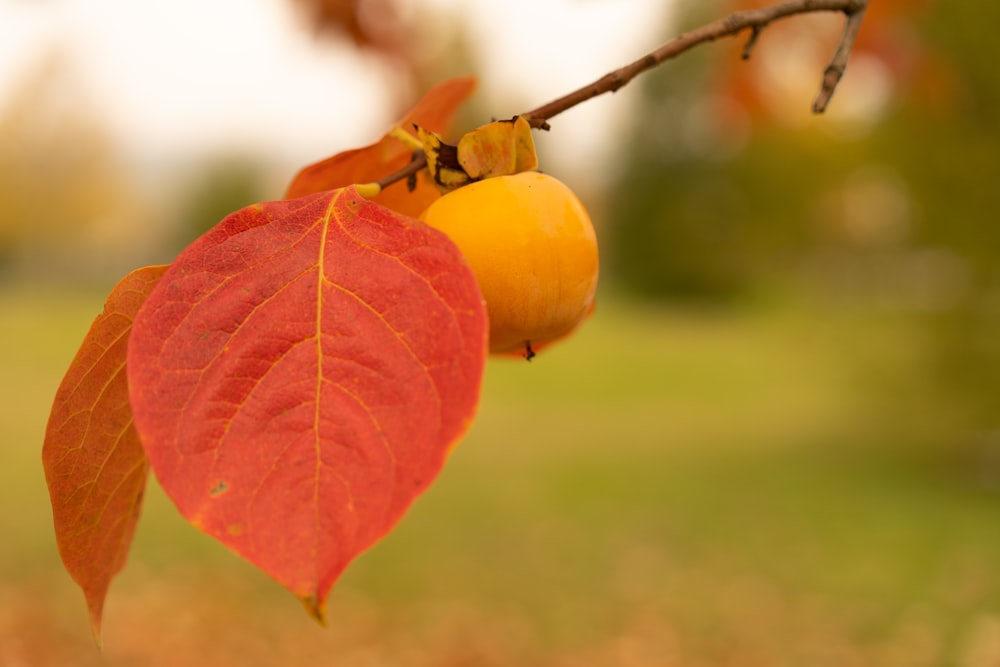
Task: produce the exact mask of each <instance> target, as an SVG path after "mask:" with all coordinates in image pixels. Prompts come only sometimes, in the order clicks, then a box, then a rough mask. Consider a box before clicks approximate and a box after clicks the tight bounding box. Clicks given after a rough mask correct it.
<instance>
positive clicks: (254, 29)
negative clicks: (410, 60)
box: [0, 0, 671, 165]
mask: <svg viewBox="0 0 1000 667" xmlns="http://www.w3.org/2000/svg"><path fill="white" fill-rule="evenodd" d="M669 4H671V3H667V2H664V1H663V0H587V1H586V2H583V1H581V0H546V1H545V2H537V0H534V1H533V0H506V1H505V2H502V3H497V2H476V3H472V2H461V1H459V0H432V1H426V2H417V1H416V0H411V1H410V2H407V3H404V5H405V6H407V7H408V8H409V11H411V12H414V11H416V9H415V8H416V7H417V6H419V7H420V11H423V12H430V13H432V14H433V13H434V12H453V13H456V14H457V16H458V20H459V21H460V22H461V25H462V26H463V29H464V30H466V31H467V32H468V35H469V36H470V37H471V39H470V40H469V41H470V43H471V44H473V45H474V47H475V48H476V49H477V56H478V57H479V60H480V62H481V63H482V68H481V71H479V72H476V74H477V75H479V76H480V78H481V81H482V88H483V89H484V92H483V94H484V95H487V97H488V100H489V102H490V104H491V105H495V106H496V107H497V115H498V116H503V115H505V114H512V113H516V112H517V111H519V110H520V111H523V110H524V109H525V107H523V106H521V107H518V106H516V105H525V104H527V105H529V106H528V107H527V108H531V107H534V106H537V105H539V104H541V103H544V102H546V101H548V100H550V99H552V98H554V97H557V96H559V95H562V94H563V93H566V92H569V91H570V90H572V89H573V88H576V87H578V86H580V85H582V84H585V83H588V82H589V81H591V80H593V79H596V78H598V77H599V76H601V75H603V74H604V73H606V72H607V71H610V70H611V69H614V68H616V67H619V66H621V65H624V64H625V63H627V62H629V61H631V60H633V59H635V58H637V57H639V56H641V55H642V54H643V53H645V52H646V51H648V50H650V49H651V48H653V47H654V46H656V44H657V43H658V41H659V40H660V39H661V38H662V34H663V30H664V26H665V24H666V16H665V12H666V11H667V9H666V7H667V6H668V5H669ZM53 54H56V55H58V56H59V57H61V58H63V59H64V61H65V62H66V63H68V64H69V66H70V67H71V68H72V74H73V75H74V79H76V80H78V81H79V87H80V89H79V90H77V91H74V93H73V94H74V95H78V96H79V97H80V98H81V102H85V103H86V104H88V105H89V106H90V107H92V108H93V109H95V110H96V112H97V113H98V114H99V115H100V116H101V117H102V118H103V119H104V120H105V121H106V124H107V125H108V127H109V128H110V130H111V131H112V133H113V136H114V138H115V139H116V140H117V141H118V142H119V144H120V145H121V146H122V147H123V148H124V150H125V151H126V152H127V153H129V154H131V155H134V156H136V157H138V158H139V159H144V160H154V161H163V162H169V161H171V160H177V159H185V158H190V157H191V156H194V155H200V154H211V153H217V152H220V151H232V150H241V151H245V152H252V153H259V154H263V155H268V156H273V157H274V159H275V160H278V161H281V162H288V163H291V164H298V165H301V164H305V163H308V162H311V161H313V160H316V159H319V158H322V157H325V156H326V155H329V154H331V153H333V152H337V151H339V150H342V149H346V148H350V147H354V146H359V145H364V144H365V143H369V142H371V141H372V140H374V139H375V138H376V137H378V136H379V135H381V134H382V133H383V132H384V131H385V130H386V129H387V127H388V126H389V125H390V124H391V122H392V121H393V120H394V117H395V113H396V110H397V109H398V107H397V106H395V105H396V104H397V103H398V102H399V98H400V97H410V98H411V99H416V97H417V96H418V95H419V94H420V93H421V92H422V91H406V92H405V93H402V94H401V93H400V87H401V85H402V84H401V82H400V80H399V79H398V78H396V77H394V76H393V75H392V74H391V72H390V71H389V70H388V69H387V68H386V66H385V65H384V64H383V63H381V62H380V61H379V59H378V58H376V57H373V56H370V55H364V54H360V53H358V52H357V51H356V50H354V49H352V48H350V47H348V46H345V45H343V44H340V43H339V42H337V41H336V40H329V39H316V38H314V36H313V35H312V34H311V33H310V31H309V29H308V28H307V27H305V26H304V24H303V22H302V21H301V16H299V15H297V14H296V13H295V12H294V11H293V9H292V7H291V3H290V2H288V1H287V0H211V1H209V2H206V1H205V0H169V1H167V0H143V1H142V2H136V1H135V0H0V107H2V106H3V104H4V103H5V102H6V101H7V100H8V99H9V98H10V95H11V93H12V91H13V90H14V89H15V88H16V87H17V85H18V82H20V81H23V80H24V79H25V77H28V76H30V75H31V74H32V73H33V72H37V71H38V68H39V67H40V66H41V64H42V63H43V62H44V60H45V59H46V58H51V57H52V56H53ZM501 91H506V92H501ZM608 98H609V99H606V100H594V101H591V102H588V103H587V104H585V105H583V106H581V107H579V108H577V109H574V110H573V111H571V112H569V113H567V114H566V115H565V117H560V121H559V122H560V132H558V133H553V134H554V135H555V134H559V135H561V137H560V138H559V139H555V141H556V142H557V143H558V142H561V143H562V145H563V149H562V150H559V151H557V152H558V153H559V154H560V155H561V156H562V159H563V161H564V162H566V163H567V164H572V163H575V162H579V160H581V159H598V158H599V156H600V154H601V151H602V150H604V149H605V148H606V147H607V144H608V137H607V136H606V135H607V134H608V133H606V132H599V131H595V128H601V127H609V126H611V127H613V126H615V125H616V124H617V123H621V122H624V121H623V119H624V118H625V117H626V116H627V112H628V109H629V108H630V102H629V101H628V96H627V95H624V94H623V93H621V92H620V93H617V94H616V95H615V96H614V97H611V96H608ZM491 108H492V107H491ZM483 120H484V122H486V121H488V120H489V119H488V118H486V119H483Z"/></svg>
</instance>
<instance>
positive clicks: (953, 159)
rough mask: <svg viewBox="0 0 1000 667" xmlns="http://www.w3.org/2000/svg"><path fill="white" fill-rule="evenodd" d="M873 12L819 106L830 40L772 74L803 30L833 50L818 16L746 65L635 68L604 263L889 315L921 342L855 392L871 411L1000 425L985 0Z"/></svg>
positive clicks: (691, 298) (693, 289)
mask: <svg viewBox="0 0 1000 667" xmlns="http://www.w3.org/2000/svg"><path fill="white" fill-rule="evenodd" d="M876 4H877V3H876ZM877 9H880V8H876V7H873V10H872V12H870V15H869V16H868V17H866V24H865V25H864V27H863V30H862V34H861V38H860V39H859V44H858V45H857V48H856V50H855V53H854V54H853V56H852V61H851V63H850V64H849V65H848V70H847V74H846V77H845V79H844V82H843V84H842V86H841V89H840V90H839V91H838V94H837V95H835V96H834V98H833V101H832V103H831V107H830V110H829V111H828V113H827V114H826V115H825V116H820V117H816V118H808V117H807V113H808V108H809V105H810V103H811V99H812V95H814V94H815V91H816V90H817V89H818V84H819V78H820V73H821V72H822V68H823V66H825V59H826V58H828V57H829V53H831V51H829V50H825V51H823V52H822V53H821V58H820V59H819V60H816V63H815V64H816V67H815V69H814V72H813V74H814V78H813V79H812V81H811V82H809V86H810V87H808V88H807V89H803V90H798V91H794V92H793V93H791V94H785V93H783V91H782V90H781V88H782V86H783V85H785V86H787V85H788V83H789V82H788V80H787V79H788V78H789V75H790V73H791V74H794V73H795V72H794V71H793V70H789V69H788V68H787V64H788V63H789V62H792V63H794V62H796V60H797V59H799V58H800V56H802V55H803V54H805V55H809V53H810V51H809V49H805V50H803V49H802V48H801V47H802V42H803V41H806V42H808V41H809V40H813V41H815V42H817V43H820V44H823V45H824V46H823V48H824V49H826V45H827V42H831V44H830V46H831V48H832V41H835V39H836V37H837V32H838V31H839V25H840V21H839V17H834V16H830V17H827V18H829V21H828V24H827V27H823V26H819V27H817V25H818V24H817V25H814V24H812V23H810V22H808V21H806V20H805V19H804V17H799V18H794V19H791V20H789V21H788V22H787V28H783V30H779V29H777V28H778V26H777V25H775V26H772V27H769V28H768V29H767V30H765V31H764V32H763V34H762V35H761V38H760V41H759V43H758V44H757V46H756V48H755V51H754V54H753V56H752V58H751V60H750V61H749V62H746V63H744V62H740V61H739V50H738V49H739V47H740V46H742V43H740V44H737V45H736V48H729V49H725V48H723V49H715V50H714V51H712V52H709V51H707V50H706V51H705V52H704V53H699V54H686V55H685V57H684V59H683V61H677V62H675V63H670V64H668V65H667V66H664V67H662V68H661V69H660V70H659V71H657V72H654V73H652V74H651V75H650V76H649V77H648V79H646V80H644V81H642V82H641V83H640V85H643V86H645V88H644V90H645V108H644V109H643V111H642V112H641V114H640V117H639V119H637V122H636V125H635V128H636V129H635V133H634V136H633V137H632V138H631V140H630V142H629V144H628V146H629V148H628V151H627V154H628V156H629V158H630V159H629V162H628V164H627V165H626V166H624V168H623V169H622V170H621V171H620V177H619V178H618V180H617V183H616V185H615V188H614V194H613V196H612V202H611V204H610V205H609V209H610V210H612V211H614V221H613V224H609V225H608V226H607V228H606V229H607V241H608V243H607V244H606V250H607V253H606V257H607V258H608V262H607V265H608V266H609V267H610V270H611V271H612V272H613V275H614V276H616V277H617V278H619V279H620V281H621V283H622V285H623V286H624V287H625V288H626V289H628V290H630V291H632V292H633V293H636V294H641V295H643V296H645V297H647V298H651V299H654V300H667V301H672V302H682V301H683V302H694V303H700V304H706V303H709V304H720V303H721V304H725V303H730V304H731V303H734V302H737V303H739V302H746V300H747V299H748V298H751V299H752V298H753V297H755V296H759V295H760V294H762V293H769V294H773V293H775V292H778V293H782V294H786V295H788V294H792V295H795V298H804V299H834V300H837V301H839V302H842V303H848V304H852V307H861V308H867V309H869V312H870V315H871V317H872V318H877V317H886V316H891V317H904V318H905V319H906V322H907V326H908V327H911V328H912V329H913V330H914V331H915V332H916V333H917V336H918V338H919V340H920V345H921V354H920V355H918V358H917V359H916V360H915V362H914V366H913V367H912V368H911V369H909V370H908V371H907V372H906V373H903V374H901V375H899V376H896V377H884V378H882V380H884V384H881V385H879V386H878V387H873V389H875V391H874V392H873V412H875V413H879V412H881V413H882V415H883V417H884V420H885V422H886V424H887V425H888V424H889V423H891V422H893V421H894V420H904V421H907V422H909V424H908V426H909V427H910V428H911V429H912V430H914V431H919V429H920V428H921V426H920V424H921V422H922V420H923V419H924V418H925V417H930V416H933V417H935V418H942V419H943V420H944V421H950V425H949V427H948V428H949V430H950V432H951V433H952V436H951V437H952V441H953V440H954V439H955V438H956V437H957V438H959V439H961V438H965V437H966V436H965V435H964V433H966V432H968V433H974V432H978V433H980V434H982V433H985V432H988V431H990V430H992V429H996V428H997V427H998V426H1000V226H998V225H996V224H995V223H993V222H992V220H993V219H994V218H995V215H996V214H995V212H996V211H997V210H998V209H1000V189H998V188H997V187H996V180H997V179H998V177H1000V129H998V124H997V122H996V108H997V106H998V100H997V97H998V94H1000V93H998V91H1000V70H998V69H997V68H996V67H994V66H993V60H994V58H993V55H992V54H993V52H994V50H995V39H994V38H993V37H992V36H991V30H992V29H991V27H990V26H992V25H994V24H995V21H996V20H997V19H998V18H1000V8H998V7H996V6H993V5H982V6H980V5H976V6H975V7H973V6H968V5H963V6H956V5H955V4H954V3H944V2H936V3H922V4H919V5H907V4H906V3H887V7H884V8H881V9H882V10H883V11H881V12H876V11H875V10H877ZM699 11H704V8H699ZM720 11H721V8H720ZM796 31H799V32H796ZM782 54H783V55H782ZM689 55H690V56H691V57H688V56H689ZM774 63H784V65H785V66H786V67H785V68H784V69H782V70H781V71H779V72H777V73H775V72H773V71H769V70H768V67H769V66H772V67H771V70H773V69H774V67H773V65H774ZM852 76H853V77H854V82H853V83H854V84H856V85H855V86H854V87H851V84H852V81H851V79H852ZM782 95H783V96H782ZM775 100H778V102H777V106H776V102H775ZM865 104H868V108H867V111H866V110H865ZM838 105H839V107H840V110H839V111H838ZM858 107H860V111H859V110H858ZM796 109H798V110H799V111H796ZM800 112H801V113H800ZM945 416H947V418H945ZM923 425H924V426H926V424H923ZM971 439H972V440H974V441H976V442H982V438H981V437H978V436H976V437H972V438H971ZM994 439H995V438H994ZM949 444H951V442H949ZM991 446H993V447H996V446H1000V445H995V444H994V445H991Z"/></svg>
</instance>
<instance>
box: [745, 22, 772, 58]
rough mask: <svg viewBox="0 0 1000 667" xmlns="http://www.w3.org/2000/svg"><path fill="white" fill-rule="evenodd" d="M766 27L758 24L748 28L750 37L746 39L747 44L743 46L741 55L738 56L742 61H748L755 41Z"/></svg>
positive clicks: (764, 24) (755, 43)
mask: <svg viewBox="0 0 1000 667" xmlns="http://www.w3.org/2000/svg"><path fill="white" fill-rule="evenodd" d="M766 25H767V24H766V23H758V24H755V25H753V26H750V37H749V38H748V39H747V43H746V44H744V45H743V53H742V55H740V57H741V58H742V59H743V60H750V54H751V53H752V52H753V47H754V46H756V45H757V39H758V38H759V37H760V33H762V32H763V31H764V27H765V26H766Z"/></svg>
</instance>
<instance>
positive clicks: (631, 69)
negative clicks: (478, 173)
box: [521, 0, 868, 130]
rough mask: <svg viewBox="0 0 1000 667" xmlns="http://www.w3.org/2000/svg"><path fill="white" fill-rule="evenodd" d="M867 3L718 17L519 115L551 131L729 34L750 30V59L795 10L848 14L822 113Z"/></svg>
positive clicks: (797, 1)
mask: <svg viewBox="0 0 1000 667" xmlns="http://www.w3.org/2000/svg"><path fill="white" fill-rule="evenodd" d="M867 6H868V0H786V1H785V2H779V3H777V4H774V5H770V6H767V7H760V8H758V9H747V10H744V11H741V12H735V13H733V14H730V15H729V16H726V17H724V18H721V19H719V20H717V21H713V22H711V23H708V24H706V25H703V26H701V27H700V28H696V29H694V30H692V31H690V32H686V33H684V34H682V35H679V36H677V37H675V38H674V39H673V40H671V41H669V42H667V43H666V44H664V45H662V46H660V47H659V48H657V49H655V50H654V51H651V52H650V53H647V54H646V55H645V56H643V57H642V58H640V59H639V60H636V61H635V62H633V63H630V64H628V65H625V66H624V67H621V68H619V69H616V70H615V71H613V72H609V73H608V74H605V75H604V76H602V77H601V78H600V79H597V80H596V81H594V82H593V83H591V84H589V85H587V86H584V87H582V88H580V89H578V90H574V91H573V92H571V93H569V94H568V95H564V96H563V97H560V98H558V99H556V100H552V101H551V102H549V103H548V104H543V105H542V106H540V107H538V108H537V109H533V110H532V111H528V112H526V113H523V114H521V115H522V116H524V117H525V118H526V119H527V120H528V122H529V123H530V124H531V126H532V127H534V128H538V129H543V130H547V129H549V123H548V121H549V119H551V118H552V117H553V116H555V115H557V114H560V113H562V112H563V111H566V110H567V109H571V108H573V107H575V106H576V105H577V104H580V103H581V102H586V101H587V100H589V99H591V98H594V97H597V96H598V95H603V94H604V93H613V92H615V91H616V90H618V89H619V88H621V87H622V86H624V85H625V84H627V83H628V82H630V81H631V80H632V79H634V78H635V77H636V76H638V75H639V74H641V73H642V72H645V71H646V70H648V69H652V68H653V67H655V66H657V65H659V64H660V63H662V62H663V61H665V60H669V59H671V58H675V57H677V56H678V55H680V54H682V53H684V52H685V51H687V50H689V49H691V48H694V47H695V46H698V45H699V44H703V43H705V42H711V41H714V40H716V39H719V38H720V37H731V36H733V35H737V34H739V33H740V32H742V31H744V30H747V29H750V30H751V34H750V40H749V41H748V42H747V45H746V46H745V47H744V50H743V54H744V57H748V56H749V53H750V50H751V49H752V48H753V45H754V44H755V43H756V41H757V37H758V36H759V35H760V32H761V31H762V30H763V29H764V28H765V27H767V25H768V24H769V23H772V22H774V21H777V20H780V19H783V18H787V17H789V16H794V15H796V14H806V13H810V12H842V13H844V14H845V15H846V16H847V26H846V27H845V30H844V35H843V37H842V38H841V42H840V45H839V46H838V48H837V52H836V54H835V55H834V59H833V61H832V62H831V63H830V66H829V67H827V70H826V73H825V74H824V77H823V88H822V89H821V91H820V97H819V98H817V100H816V103H814V105H813V109H814V110H816V111H817V112H819V111H821V110H822V109H824V108H826V104H827V102H829V99H830V97H831V96H832V95H833V91H834V89H835V88H836V87H837V83H838V82H839V81H840V77H841V76H842V75H843V72H844V67H845V66H846V64H847V57H848V56H849V55H850V52H851V47H852V46H853V44H854V38H855V37H856V36H857V32H858V27H859V26H860V24H861V19H862V17H863V16H864V11H865V9H866V8H867Z"/></svg>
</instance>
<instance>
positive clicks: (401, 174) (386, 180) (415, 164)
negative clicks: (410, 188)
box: [375, 151, 427, 190]
mask: <svg viewBox="0 0 1000 667" xmlns="http://www.w3.org/2000/svg"><path fill="white" fill-rule="evenodd" d="M426 166H427V156H426V155H424V152H423V151H414V152H413V158H412V159H411V160H410V161H409V162H407V163H406V166H405V167H403V168H402V169H397V170H396V171H394V172H392V173H391V174H389V175H388V176H383V177H382V178H380V179H378V180H377V181H375V183H377V184H378V186H379V187H380V188H382V189H383V190H384V189H386V188H387V187H389V186H390V185H392V184H393V183H396V182H398V181H402V180H405V179H408V178H410V177H411V176H416V174H417V172H419V171H420V170H421V169H423V168H424V167H426Z"/></svg>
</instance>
